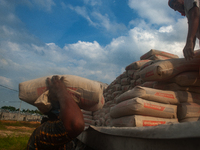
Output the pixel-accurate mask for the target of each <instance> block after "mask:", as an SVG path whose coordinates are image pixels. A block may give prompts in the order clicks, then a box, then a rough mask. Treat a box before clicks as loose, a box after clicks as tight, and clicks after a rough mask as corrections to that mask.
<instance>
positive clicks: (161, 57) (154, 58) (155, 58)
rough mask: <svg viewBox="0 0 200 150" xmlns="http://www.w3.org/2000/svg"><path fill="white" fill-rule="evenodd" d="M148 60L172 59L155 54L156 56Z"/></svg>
mask: <svg viewBox="0 0 200 150" xmlns="http://www.w3.org/2000/svg"><path fill="white" fill-rule="evenodd" d="M148 59H149V60H166V59H171V58H169V57H166V56H162V55H157V54H155V55H153V56H151V57H149V58H148Z"/></svg>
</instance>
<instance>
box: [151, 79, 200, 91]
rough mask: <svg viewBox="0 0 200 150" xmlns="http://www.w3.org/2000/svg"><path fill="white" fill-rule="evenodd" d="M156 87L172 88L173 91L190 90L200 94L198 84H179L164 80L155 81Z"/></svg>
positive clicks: (154, 86)
mask: <svg viewBox="0 0 200 150" xmlns="http://www.w3.org/2000/svg"><path fill="white" fill-rule="evenodd" d="M153 88H154V89H160V90H171V91H188V92H194V93H199V94H200V87H197V86H190V87H188V86H179V85H178V84H176V83H163V82H154V85H153Z"/></svg>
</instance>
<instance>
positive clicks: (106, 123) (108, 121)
mask: <svg viewBox="0 0 200 150" xmlns="http://www.w3.org/2000/svg"><path fill="white" fill-rule="evenodd" d="M110 120H111V119H108V120H106V122H105V126H107V127H110Z"/></svg>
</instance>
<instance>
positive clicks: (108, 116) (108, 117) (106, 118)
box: [104, 112, 111, 120]
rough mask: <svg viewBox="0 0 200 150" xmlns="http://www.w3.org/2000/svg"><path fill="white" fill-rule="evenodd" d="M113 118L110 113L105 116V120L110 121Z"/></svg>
mask: <svg viewBox="0 0 200 150" xmlns="http://www.w3.org/2000/svg"><path fill="white" fill-rule="evenodd" d="M110 118H111V117H110V112H109V113H107V114H106V115H105V117H104V119H105V120H108V119H110Z"/></svg>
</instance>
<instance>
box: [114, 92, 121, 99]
mask: <svg viewBox="0 0 200 150" xmlns="http://www.w3.org/2000/svg"><path fill="white" fill-rule="evenodd" d="M122 93H123V92H122V91H115V92H113V93H112V99H114V98H115V97H116V96H118V95H121V94H122Z"/></svg>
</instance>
